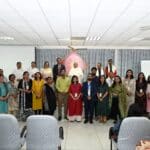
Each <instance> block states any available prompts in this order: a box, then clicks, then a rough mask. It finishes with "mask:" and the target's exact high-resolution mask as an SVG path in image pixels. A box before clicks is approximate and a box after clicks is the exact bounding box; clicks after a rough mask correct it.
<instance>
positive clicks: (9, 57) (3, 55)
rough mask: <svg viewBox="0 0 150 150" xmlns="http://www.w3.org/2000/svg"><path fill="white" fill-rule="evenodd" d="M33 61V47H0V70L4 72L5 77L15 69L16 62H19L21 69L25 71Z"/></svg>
mask: <svg viewBox="0 0 150 150" xmlns="http://www.w3.org/2000/svg"><path fill="white" fill-rule="evenodd" d="M34 60H35V48H34V47H33V46H0V68H2V69H3V70H4V75H5V76H6V77H8V75H9V74H11V73H12V71H13V70H14V69H15V68H16V62H17V61H21V62H22V67H23V69H24V70H26V69H27V68H29V67H30V66H31V61H34Z"/></svg>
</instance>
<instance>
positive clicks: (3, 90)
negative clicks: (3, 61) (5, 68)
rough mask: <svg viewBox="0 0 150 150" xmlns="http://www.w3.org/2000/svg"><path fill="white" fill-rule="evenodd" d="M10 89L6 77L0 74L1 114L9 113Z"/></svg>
mask: <svg viewBox="0 0 150 150" xmlns="http://www.w3.org/2000/svg"><path fill="white" fill-rule="evenodd" d="M7 100H8V87H7V83H4V76H3V75H2V74H0V113H8V102H7Z"/></svg>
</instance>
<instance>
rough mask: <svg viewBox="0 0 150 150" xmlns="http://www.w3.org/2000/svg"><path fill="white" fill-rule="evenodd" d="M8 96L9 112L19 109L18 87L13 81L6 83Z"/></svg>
mask: <svg viewBox="0 0 150 150" xmlns="http://www.w3.org/2000/svg"><path fill="white" fill-rule="evenodd" d="M8 89H9V98H8V110H9V112H12V111H17V110H18V109H19V101H18V89H17V85H16V84H15V83H11V82H9V83H8Z"/></svg>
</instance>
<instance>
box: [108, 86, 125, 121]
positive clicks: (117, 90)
mask: <svg viewBox="0 0 150 150" xmlns="http://www.w3.org/2000/svg"><path fill="white" fill-rule="evenodd" d="M114 94H115V95H114ZM126 95H127V93H126V88H125V87H124V85H122V84H119V85H115V86H112V87H111V88H110V106H111V114H110V115H111V118H113V119H115V120H117V115H119V117H120V119H123V118H125V117H126V116H127V100H126Z"/></svg>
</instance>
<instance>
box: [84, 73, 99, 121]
mask: <svg viewBox="0 0 150 150" xmlns="http://www.w3.org/2000/svg"><path fill="white" fill-rule="evenodd" d="M96 93H97V88H96V86H95V85H94V84H93V82H92V74H91V73H89V74H88V77H87V81H86V82H84V83H83V86H82V94H83V101H84V109H85V110H84V111H85V121H84V123H87V122H88V121H89V122H90V123H93V113H94V101H95V100H96Z"/></svg>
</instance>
